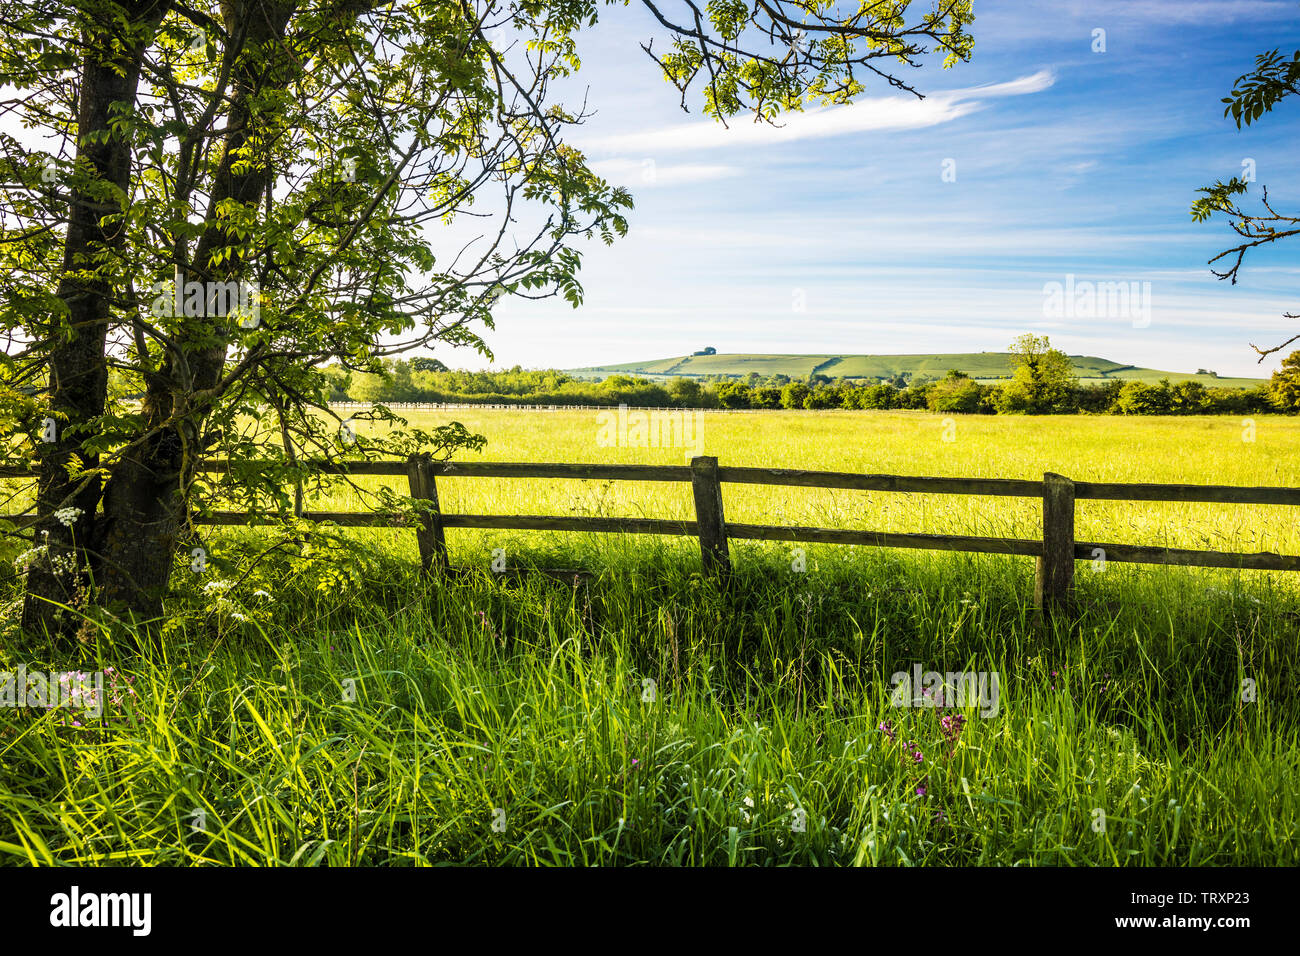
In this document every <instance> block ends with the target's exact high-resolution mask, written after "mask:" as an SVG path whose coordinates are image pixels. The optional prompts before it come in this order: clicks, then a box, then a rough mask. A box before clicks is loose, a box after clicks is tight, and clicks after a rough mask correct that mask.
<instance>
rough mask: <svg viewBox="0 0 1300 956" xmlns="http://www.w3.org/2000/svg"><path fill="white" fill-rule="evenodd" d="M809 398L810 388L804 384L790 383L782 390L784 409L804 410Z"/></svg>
mask: <svg viewBox="0 0 1300 956" xmlns="http://www.w3.org/2000/svg"><path fill="white" fill-rule="evenodd" d="M807 397H808V386H807V385H806V384H805V383H804V382H790V383H789V384H788V385H786V386H784V387H783V388H782V389H781V407H782V408H803V402H804V399H805V398H807Z"/></svg>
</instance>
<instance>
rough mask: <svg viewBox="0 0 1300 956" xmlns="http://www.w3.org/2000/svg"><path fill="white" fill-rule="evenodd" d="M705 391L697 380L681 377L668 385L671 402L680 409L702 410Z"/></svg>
mask: <svg viewBox="0 0 1300 956" xmlns="http://www.w3.org/2000/svg"><path fill="white" fill-rule="evenodd" d="M703 391H704V389H703V388H701V387H700V383H699V382H697V381H696V380H695V379H693V378H683V377H682V376H680V375H679V376H677V377H676V378H674V379H673V380H672V381H670V382H669V383H668V397H669V400H670V401H671V402H672V403H673V404H674V405H676V406H677V407H678V408H700V407H701V402H702V401H703V394H702V393H703Z"/></svg>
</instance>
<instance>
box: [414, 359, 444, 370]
mask: <svg viewBox="0 0 1300 956" xmlns="http://www.w3.org/2000/svg"><path fill="white" fill-rule="evenodd" d="M411 368H413V369H415V371H417V372H445V371H447V366H445V365H443V364H442V363H441V362H439V361H438V360H437V359H436V358H426V357H425V356H417V357H416V358H413V359H411Z"/></svg>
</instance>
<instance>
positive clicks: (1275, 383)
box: [1268, 352, 1300, 415]
mask: <svg viewBox="0 0 1300 956" xmlns="http://www.w3.org/2000/svg"><path fill="white" fill-rule="evenodd" d="M1268 398H1269V401H1270V402H1272V403H1273V405H1274V406H1275V407H1276V408H1277V409H1278V410H1280V411H1283V412H1286V413H1287V414H1288V415H1294V414H1295V413H1296V412H1300V352H1292V353H1291V354H1290V355H1288V356H1287V357H1286V358H1284V359H1283V360H1282V367H1281V368H1279V369H1278V370H1277V371H1276V372H1274V373H1273V377H1272V378H1271V379H1269V383H1268Z"/></svg>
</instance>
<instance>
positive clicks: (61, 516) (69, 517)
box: [54, 508, 85, 528]
mask: <svg viewBox="0 0 1300 956" xmlns="http://www.w3.org/2000/svg"><path fill="white" fill-rule="evenodd" d="M83 514H85V512H84V511H82V510H81V509H80V508H60V509H59V510H58V511H56V512H54V518H55V520H56V521H58V523H59V524H61V525H63V527H65V528H71V527H72V526H73V525H74V524H76V521H77V519H78V518H80V517H81V516H82V515H83Z"/></svg>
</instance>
